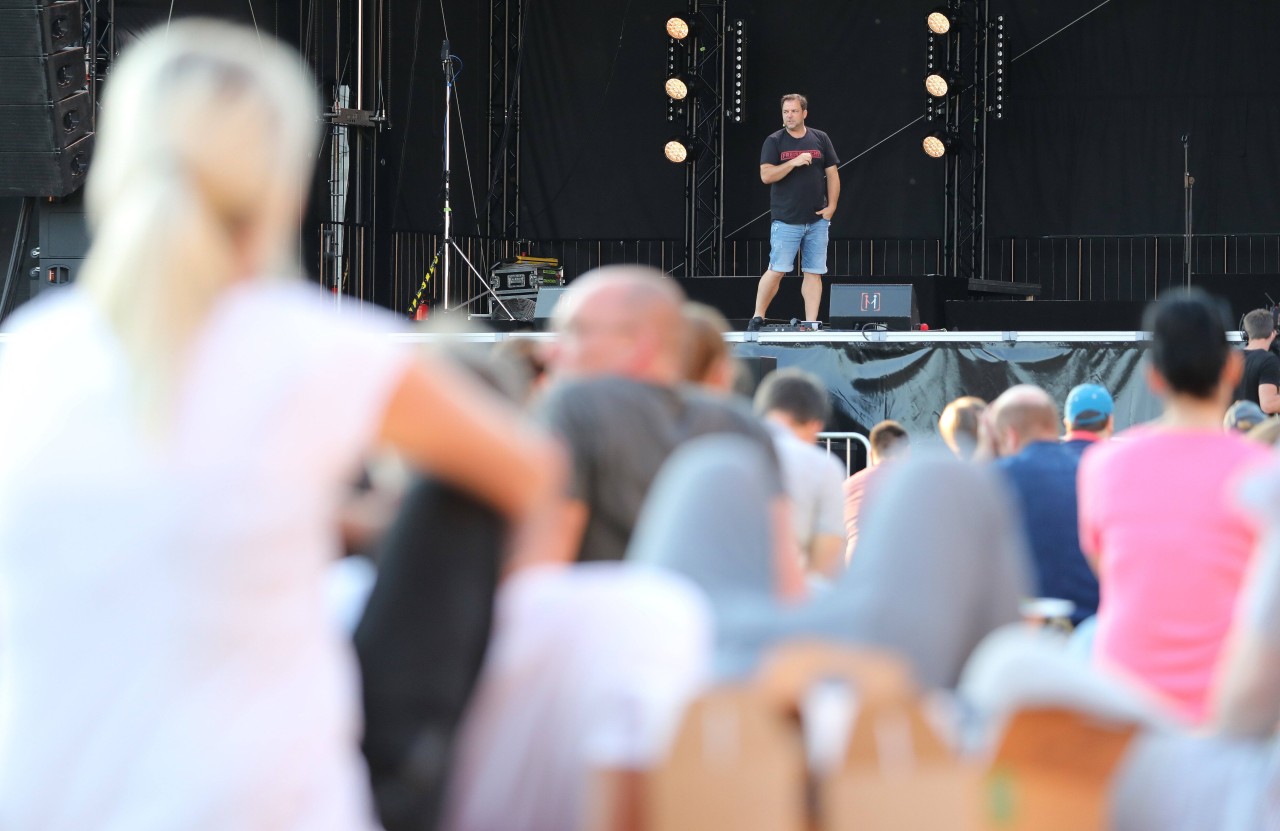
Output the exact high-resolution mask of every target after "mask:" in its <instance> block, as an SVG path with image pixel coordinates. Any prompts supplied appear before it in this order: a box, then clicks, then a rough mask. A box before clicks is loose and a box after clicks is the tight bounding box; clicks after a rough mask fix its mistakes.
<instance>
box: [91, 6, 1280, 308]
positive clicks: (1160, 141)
mask: <svg viewBox="0 0 1280 831" xmlns="http://www.w3.org/2000/svg"><path fill="white" fill-rule="evenodd" d="M370 2H374V0H370ZM1098 2H1099V0H1057V2H1041V0H1018V1H1017V2H1014V0H992V3H991V9H992V14H993V16H994V15H995V14H998V13H1003V14H1004V15H1005V16H1006V25H1007V27H1008V32H1009V35H1010V51H1011V53H1012V55H1014V56H1017V55H1020V54H1021V53H1022V52H1024V50H1026V49H1028V48H1029V47H1031V46H1033V45H1034V44H1036V43H1037V42H1039V41H1041V40H1042V39H1044V38H1046V37H1049V36H1051V35H1053V34H1054V33H1055V32H1057V31H1058V30H1059V29H1061V28H1062V27H1063V26H1066V25H1067V24H1070V23H1071V22H1072V21H1073V20H1075V19H1076V18H1079V17H1080V16H1081V15H1085V14H1086V13H1087V12H1089V11H1090V10H1091V9H1095V8H1096V7H1097V6H1098ZM936 3H937V0H811V2H807V3H803V4H797V3H792V2H784V1H783V0H771V2H763V0H734V2H732V3H730V4H729V5H730V14H731V16H733V17H738V16H741V17H743V18H745V20H746V21H747V26H748V34H749V37H750V41H749V45H748V96H749V107H748V112H747V120H746V123H745V124H743V125H741V126H730V127H729V133H728V149H727V159H726V165H727V169H728V174H729V175H728V178H727V182H726V208H725V224H726V228H727V229H728V230H729V231H730V232H731V234H732V237H733V238H740V239H750V238H761V237H765V236H767V231H768V228H767V223H766V221H764V220H762V219H761V220H757V219H756V217H758V216H759V215H760V214H762V213H763V212H764V211H766V210H767V208H768V189H767V188H766V187H765V186H764V185H761V184H760V183H759V178H758V175H757V161H758V153H759V147H760V143H761V141H762V140H763V138H764V136H765V135H766V134H767V133H769V132H771V131H772V130H774V129H777V127H778V123H779V119H778V115H777V110H778V97H779V96H780V95H781V94H783V93H785V92H792V91H799V92H804V93H806V94H807V95H808V96H809V98H810V113H809V120H810V124H812V125H813V126H816V127H819V128H822V129H824V130H826V131H828V132H829V133H830V134H831V136H832V139H833V141H834V143H835V146H836V149H837V150H838V152H839V154H840V156H841V158H842V159H844V160H846V161H847V162H848V164H847V165H846V166H845V167H844V168H843V170H842V179H843V182H844V196H843V198H842V199H841V207H840V211H839V212H838V213H837V214H836V217H835V223H834V226H833V232H832V233H833V236H835V237H846V238H931V237H939V236H941V226H942V209H941V167H940V166H939V165H938V164H936V163H935V162H933V161H932V160H930V159H928V158H926V157H925V156H924V155H923V153H921V151H920V138H921V136H922V135H923V133H924V132H925V131H926V123H925V122H924V121H923V120H920V121H919V122H918V123H915V124H914V125H911V126H907V125H910V124H911V122H912V120H913V119H915V118H917V116H919V115H920V114H921V113H922V111H923V107H924V93H923V85H922V80H921V76H922V74H923V61H924V45H925V35H924V31H925V29H924V23H923V20H924V15H925V14H926V12H927V11H928V10H929V9H931V8H932V7H933V6H935V5H936ZM354 5H355V4H354V2H351V0H347V2H345V3H344V4H343V6H342V9H343V11H344V13H345V14H346V21H345V22H344V23H343V25H342V29H341V31H342V46H341V47H340V48H338V49H337V51H335V48H334V43H335V42H336V41H337V38H336V36H335V32H336V30H337V23H336V20H337V6H336V5H335V0H305V1H304V0H265V2H264V0H258V2H255V3H254V4H253V6H252V8H254V9H255V10H256V11H255V13H256V17H257V23H258V25H259V26H260V27H261V28H262V29H263V30H264V31H268V32H277V33H279V34H280V35H281V36H282V37H284V38H285V39H287V40H290V41H292V42H294V43H297V44H302V45H303V46H304V48H306V50H307V52H308V54H309V56H310V57H311V59H312V60H313V62H314V63H315V65H316V77H317V81H318V83H319V84H321V85H322V86H324V85H330V84H332V83H333V81H334V80H335V78H338V77H341V78H343V79H345V80H347V81H352V80H353V72H354V70H353V67H352V56H351V55H350V54H349V53H348V52H347V51H346V50H347V49H349V47H350V44H351V34H352V33H353V32H354V26H353V25H352V22H353V21H352V20H351V17H350V13H351V11H352V10H353V8H354ZM680 5H681V4H679V3H676V4H674V6H673V4H672V3H670V2H668V0H661V2H659V0H597V2H595V3H591V4H580V3H568V2H564V0H525V14H526V20H527V30H526V52H525V58H524V65H523V67H522V79H523V90H524V100H523V114H522V133H521V176H522V184H523V190H522V201H523V210H522V212H521V235H522V236H523V237H525V238H530V239H572V238H582V239H601V238H603V239H664V238H665V239H677V238H679V237H680V236H681V233H682V232H681V227H682V226H681V223H682V217H683V195H682V194H683V185H684V180H683V175H682V172H681V170H680V168H678V167H677V166H675V165H671V164H670V163H668V162H666V161H665V160H664V159H663V158H662V155H661V144H662V142H663V140H665V139H666V138H667V137H668V135H669V133H670V132H671V131H670V129H669V127H668V125H667V122H666V119H665V114H664V106H665V105H664V101H665V99H664V97H663V93H662V80H663V71H664V69H665V43H666V41H665V34H664V33H663V29H662V22H663V19H664V17H665V15H666V14H667V13H668V12H669V11H671V10H672V8H675V7H678V6H680ZM249 8H250V6H249V5H248V4H241V3H238V2H235V3H233V2H230V0H175V2H174V14H175V16H176V17H181V16H185V15H190V14H216V15H218V16H224V17H232V18H235V19H238V20H242V21H244V22H246V23H249V22H252V19H251V15H250V14H249V13H248V12H249ZM385 8H386V13H387V16H388V20H389V27H388V33H387V37H386V41H385V43H384V49H383V50H382V54H383V58H384V68H383V73H382V74H383V79H384V80H383V94H384V97H385V99H386V101H387V104H388V110H389V116H390V126H389V129H388V130H386V131H384V132H382V133H381V135H380V137H379V140H378V160H379V167H378V173H379V177H378V189H377V198H376V210H377V220H378V224H379V231H380V236H381V238H382V239H381V241H380V242H379V249H380V257H381V258H383V266H384V267H383V268H380V269H379V271H380V272H382V273H387V269H386V268H385V265H386V263H385V258H386V256H387V253H388V251H389V248H390V246H389V244H387V243H386V234H387V232H389V231H391V230H393V229H394V230H408V231H431V230H438V229H439V228H440V226H441V213H440V200H439V196H440V183H441V175H440V170H441V157H442V154H441V124H440V122H441V118H442V97H443V91H442V84H441V73H440V65H439V59H438V56H439V48H440V40H441V39H442V37H443V36H444V33H445V29H446V25H447V28H448V34H449V37H450V39H451V45H452V51H453V52H454V53H455V54H457V55H458V56H459V57H460V58H461V59H462V60H463V62H464V67H463V71H462V73H461V75H460V77H459V79H458V96H459V104H460V109H459V116H458V120H457V121H455V124H454V154H453V155H454V159H453V161H454V179H453V181H454V188H455V190H454V208H455V218H456V220H457V227H458V229H459V232H460V233H474V232H475V231H476V229H477V228H478V224H477V221H476V212H475V211H473V209H472V199H473V197H472V194H474V199H475V201H476V202H477V203H478V204H479V208H480V213H481V214H483V212H484V197H485V193H486V191H487V187H488V182H487V158H486V157H487V150H488V148H487V143H488V142H487V139H488V127H487V117H486V116H487V107H488V102H487V96H488V74H489V67H488V63H489V53H488V4H487V3H484V2H483V1H482V0H481V2H477V0H441V1H440V2H435V3H431V2H426V1H425V0H421V2H410V1H409V0H394V2H387V3H386V6H385ZM116 10H117V15H118V17H119V19H120V21H121V22H122V24H125V23H126V22H127V26H126V28H131V29H137V28H141V27H143V26H145V25H147V24H148V23H154V22H157V21H163V19H164V18H165V17H166V16H167V14H168V12H169V3H168V2H166V0H117V3H116ZM1276 31H1280V4H1278V3H1263V2H1257V0H1215V2H1212V3H1206V2H1203V1H1202V0H1161V1H1160V2H1157V0H1111V2H1109V3H1105V4H1103V5H1102V6H1101V8H1097V10H1096V11H1093V12H1092V13H1091V14H1087V16H1085V17H1084V18H1083V19H1082V20H1080V21H1079V22H1078V23H1076V24H1075V25H1073V26H1070V27H1069V28H1067V29H1066V30H1065V31H1062V32H1061V34H1058V35H1056V36H1054V37H1052V38H1051V39H1050V40H1049V41H1048V42H1047V43H1045V44H1044V45H1043V46H1041V47H1039V48H1037V49H1035V50H1034V51H1032V52H1030V53H1029V54H1027V55H1026V56H1025V57H1021V58H1020V59H1018V60H1017V61H1015V62H1014V63H1013V64H1012V66H1011V67H1010V70H1011V71H1010V92H1009V95H1008V98H1009V100H1008V108H1007V111H1008V117H1007V118H1006V119H1005V120H1004V121H1003V122H1001V123H993V125H992V128H991V132H990V136H989V151H990V155H989V165H988V173H989V178H988V208H989V214H988V226H987V230H988V234H989V236H991V237H1027V236H1041V235H1052V234H1127V233H1157V232H1159V233H1180V232H1181V230H1182V178H1181V174H1182V145H1181V143H1180V141H1179V137H1180V136H1181V135H1182V134H1183V133H1189V134H1190V137H1191V143H1192V144H1191V152H1192V155H1191V165H1192V172H1193V174H1194V175H1195V176H1196V179H1197V184H1196V229H1197V231H1198V232H1204V233H1240V232H1265V231H1275V230H1276V229H1277V228H1280V188H1277V187H1276V186H1275V183H1276V182H1277V181H1280V154H1277V153H1275V152H1274V150H1273V148H1272V147H1271V145H1272V143H1273V142H1274V137H1275V136H1276V135H1277V134H1280V100H1278V99H1277V98H1276V97H1275V96H1274V95H1271V94H1270V90H1269V88H1268V85H1269V84H1270V83H1271V80H1272V79H1273V78H1274V77H1275V75H1276V70H1277V68H1278V66H1277V61H1276V59H1275V57H1274V55H1275V54H1276V53H1275V51H1274V46H1273V44H1272V43H1271V38H1272V37H1273V34H1272V33H1274V32H1276ZM325 94H326V95H327V93H325ZM904 128H905V129H904ZM464 145H465V146H464ZM322 159H323V155H322ZM324 166H325V165H324V162H323V161H322V163H321V168H322V169H323V168H324ZM468 173H469V174H470V175H468ZM317 180H318V181H323V176H318V177H317ZM322 204H324V202H323V201H322V197H321V196H319V195H318V196H317V206H319V205H322ZM312 216H313V218H316V219H318V218H319V217H320V216H321V213H320V210H319V208H318V207H317V209H316V210H315V211H313V214H312ZM307 248H308V249H309V250H310V249H311V248H312V246H311V245H310V244H308V245H307ZM378 294H379V299H382V298H384V297H388V296H389V293H388V292H386V291H380V292H379V293H378Z"/></svg>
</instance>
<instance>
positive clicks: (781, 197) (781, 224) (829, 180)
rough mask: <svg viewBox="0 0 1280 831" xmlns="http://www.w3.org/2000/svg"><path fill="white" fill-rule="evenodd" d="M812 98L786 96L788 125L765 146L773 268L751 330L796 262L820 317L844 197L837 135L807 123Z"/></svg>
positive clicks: (814, 314) (813, 316) (763, 176)
mask: <svg viewBox="0 0 1280 831" xmlns="http://www.w3.org/2000/svg"><path fill="white" fill-rule="evenodd" d="M808 117H809V102H808V100H807V99H806V98H805V97H804V96H803V95H798V94H796V93H791V94H789V95H784V96H782V129H781V130H778V131H777V132H776V133H771V134H769V137H768V138H766V139H765V140H764V146H763V147H762V148H761V149H760V181H762V182H764V183H765V184H766V185H769V186H770V189H769V210H770V213H771V214H772V215H773V224H772V225H771V226H770V229H769V268H768V269H766V270H765V273H764V276H762V277H761V278H760V285H759V287H758V288H757V289H756V308H755V312H754V313H753V314H754V317H752V318H751V322H750V323H749V324H748V325H747V328H748V329H751V330H755V329H759V328H760V326H761V324H763V323H764V317H765V315H766V314H767V313H768V311H769V304H770V303H771V302H772V301H773V298H774V295H776V294H777V293H778V285H779V284H780V283H781V282H782V277H783V275H784V274H790V273H791V269H793V268H795V266H796V254H799V255H800V271H801V272H802V273H803V274H804V280H803V282H801V284H800V294H801V295H803V297H804V316H805V320H817V319H818V306H819V304H821V302H822V275H823V274H826V273H827V232H828V230H829V229H830V227H831V217H832V215H834V214H835V212H836V203H837V202H838V201H839V200H840V158H839V157H838V156H837V155H836V149H835V147H833V146H832V145H831V139H830V138H828V137H827V134H826V133H824V132H822V131H821V130H815V129H813V128H812V127H806V126H805V123H804V120H805V119H806V118H808Z"/></svg>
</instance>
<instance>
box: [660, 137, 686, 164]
mask: <svg viewBox="0 0 1280 831" xmlns="http://www.w3.org/2000/svg"><path fill="white" fill-rule="evenodd" d="M662 152H663V154H664V155H666V157H667V161H669V162H675V163H676V164H682V163H684V162H686V161H688V160H689V145H688V144H687V143H686V142H685V141H684V139H671V140H670V141H668V142H667V144H666V146H665V147H664V148H662Z"/></svg>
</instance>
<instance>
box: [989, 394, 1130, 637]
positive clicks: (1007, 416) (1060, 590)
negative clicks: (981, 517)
mask: <svg viewBox="0 0 1280 831" xmlns="http://www.w3.org/2000/svg"><path fill="white" fill-rule="evenodd" d="M1099 406H1100V405H1099ZM987 413H988V416H989V418H990V424H991V426H992V433H993V438H994V442H993V444H994V446H995V447H996V448H997V450H998V456H999V458H997V459H996V460H995V462H994V465H995V468H996V470H998V471H1000V472H1001V473H1003V474H1004V476H1005V477H1006V478H1007V479H1008V481H1009V484H1010V485H1012V487H1013V491H1014V493H1015V494H1016V496H1017V502H1018V507H1019V509H1020V510H1021V514H1022V519H1023V527H1024V528H1025V529H1026V531H1027V542H1028V543H1029V544H1030V547H1031V561H1032V564H1033V565H1034V573H1035V578H1036V593H1037V594H1038V595H1039V596H1040V597H1051V598H1055V599H1060V600H1069V601H1070V602H1071V604H1072V606H1073V607H1074V608H1073V609H1072V612H1071V615H1070V617H1071V622H1072V623H1073V624H1079V623H1080V622H1081V621H1083V620H1085V619H1086V618H1089V617H1092V616H1093V614H1094V612H1096V611H1097V609H1098V578H1097V575H1095V574H1094V573H1093V569H1092V568H1091V567H1090V566H1089V563H1088V562H1087V561H1086V560H1085V558H1084V554H1083V553H1081V551H1080V535H1079V530H1078V516H1077V502H1076V473H1077V471H1078V469H1079V467H1080V453H1079V452H1078V451H1077V450H1076V449H1075V448H1074V447H1071V446H1069V445H1068V443H1066V442H1060V441H1058V424H1059V422H1058V408H1057V406H1056V405H1055V404H1054V402H1053V399H1052V398H1051V397H1050V396H1049V393H1047V392H1045V391H1044V390H1042V389H1040V388H1039V387H1034V386H1031V385H1028V384H1020V385H1018V386H1016V387H1010V388H1009V389H1008V390H1006V391H1005V392H1004V393H1003V394H1001V396H1000V397H999V398H997V399H996V400H995V401H993V402H992V403H991V406H990V407H989V408H987ZM1102 420H1103V421H1104V422H1105V421H1106V418H1103V419H1102Z"/></svg>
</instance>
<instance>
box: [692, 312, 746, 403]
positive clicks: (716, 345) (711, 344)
mask: <svg viewBox="0 0 1280 831" xmlns="http://www.w3.org/2000/svg"><path fill="white" fill-rule="evenodd" d="M681 312H682V313H683V315H684V323H685V331H686V335H687V337H688V343H687V344H686V345H685V348H684V373H683V378H684V380H685V381H688V382H689V383H691V384H699V385H701V386H703V387H705V388H707V389H708V390H710V391H712V392H715V393H729V392H732V391H733V383H734V360H733V355H731V354H730V352H729V344H727V343H725V340H724V336H725V333H726V332H728V331H729V321H727V320H725V317H724V315H722V314H720V312H718V311H716V310H715V309H713V308H712V307H710V306H708V305H706V304H705V303H694V302H687V303H685V304H684V306H683V308H682V309H681Z"/></svg>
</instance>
